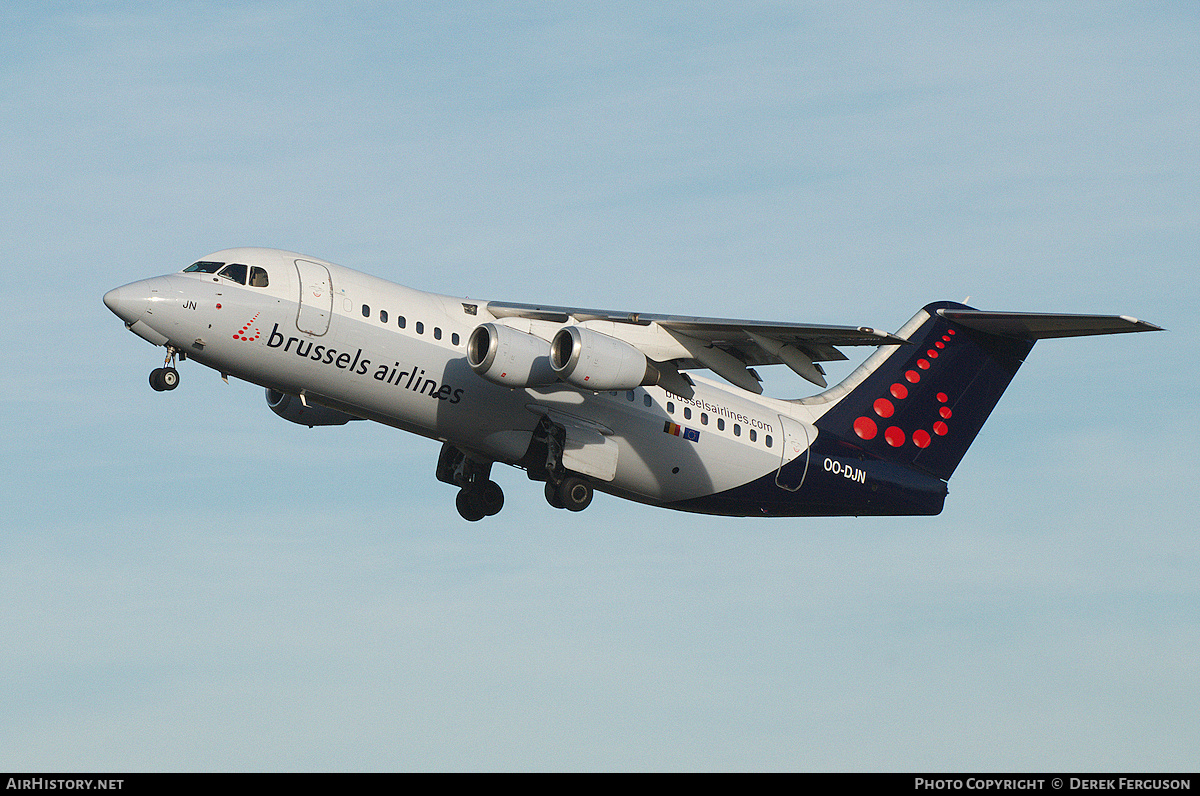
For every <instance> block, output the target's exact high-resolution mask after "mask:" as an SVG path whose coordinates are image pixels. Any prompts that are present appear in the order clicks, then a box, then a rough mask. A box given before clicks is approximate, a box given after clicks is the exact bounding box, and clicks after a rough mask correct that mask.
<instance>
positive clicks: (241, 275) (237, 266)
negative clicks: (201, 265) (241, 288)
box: [217, 263, 247, 285]
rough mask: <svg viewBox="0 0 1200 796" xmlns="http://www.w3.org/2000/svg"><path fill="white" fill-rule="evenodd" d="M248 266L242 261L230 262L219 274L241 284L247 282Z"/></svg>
mask: <svg viewBox="0 0 1200 796" xmlns="http://www.w3.org/2000/svg"><path fill="white" fill-rule="evenodd" d="M246 270H247V269H246V266H244V265H242V264H241V263H230V264H229V265H227V266H225V267H224V268H222V269H221V273H219V274H217V276H223V277H225V278H226V279H228V280H230V281H233V282H237V283H238V284H239V285H244V284H246Z"/></svg>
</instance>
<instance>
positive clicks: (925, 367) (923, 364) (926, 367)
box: [917, 359, 929, 370]
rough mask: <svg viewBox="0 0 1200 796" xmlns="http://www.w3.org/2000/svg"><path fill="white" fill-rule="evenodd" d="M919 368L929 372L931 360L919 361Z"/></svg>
mask: <svg viewBox="0 0 1200 796" xmlns="http://www.w3.org/2000/svg"><path fill="white" fill-rule="evenodd" d="M917 367H918V368H920V369H921V370H929V360H928V359H918V360H917Z"/></svg>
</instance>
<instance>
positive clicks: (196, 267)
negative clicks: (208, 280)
mask: <svg viewBox="0 0 1200 796" xmlns="http://www.w3.org/2000/svg"><path fill="white" fill-rule="evenodd" d="M224 264H225V263H213V262H209V261H207V260H201V261H200V262H198V263H192V264H191V265H189V266H188V267H187V268H184V269H183V272H184V273H185V274H187V273H197V274H215V273H216V272H217V271H220V270H221V266H222V265H224Z"/></svg>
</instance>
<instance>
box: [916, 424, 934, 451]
mask: <svg viewBox="0 0 1200 796" xmlns="http://www.w3.org/2000/svg"><path fill="white" fill-rule="evenodd" d="M932 441H933V437H931V436H929V432H928V431H926V430H925V429H923V428H919V429H917V430H916V431H914V432H913V445H916V446H917V447H918V448H928V447H929V443H930V442H932Z"/></svg>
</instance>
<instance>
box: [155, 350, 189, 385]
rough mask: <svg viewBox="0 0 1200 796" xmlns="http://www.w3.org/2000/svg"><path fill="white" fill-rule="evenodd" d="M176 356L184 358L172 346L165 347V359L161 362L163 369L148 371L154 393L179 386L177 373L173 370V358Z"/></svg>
mask: <svg viewBox="0 0 1200 796" xmlns="http://www.w3.org/2000/svg"><path fill="white" fill-rule="evenodd" d="M177 354H178V355H179V358H180V359H183V358H184V357H183V355H182V354H180V353H179V351H178V350H176V349H175V347H174V346H167V359H166V361H165V362H163V367H161V368H155V369H154V370H152V371H150V386H151V387H153V388H154V390H155V391H156V392H163V391H164V390H173V389H175V388H176V387H178V386H179V371H177V370H175V356H176V355H177Z"/></svg>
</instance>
